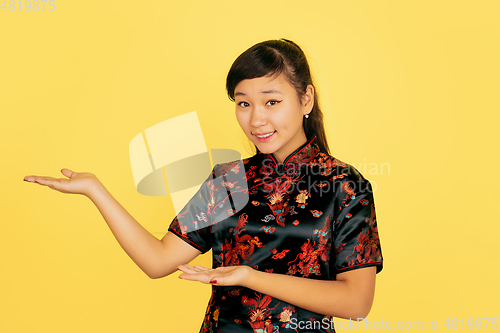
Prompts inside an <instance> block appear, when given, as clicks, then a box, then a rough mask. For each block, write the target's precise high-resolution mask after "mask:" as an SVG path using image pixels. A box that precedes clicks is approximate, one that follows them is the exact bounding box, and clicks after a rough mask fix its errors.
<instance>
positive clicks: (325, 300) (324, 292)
mask: <svg viewBox="0 0 500 333" xmlns="http://www.w3.org/2000/svg"><path fill="white" fill-rule="evenodd" d="M179 269H180V270H182V271H183V272H184V273H183V274H181V275H179V277H180V278H183V279H186V280H196V281H200V282H203V283H210V281H212V283H213V284H215V285H221V286H232V285H239V286H243V287H247V288H250V289H253V290H255V291H257V292H260V293H263V294H267V295H269V296H271V297H274V298H278V299H280V300H282V301H285V302H288V303H290V304H293V305H296V306H298V307H301V308H304V309H306V310H309V311H313V312H317V313H321V314H325V315H331V316H334V317H338V318H345V319H349V318H351V319H356V320H357V319H358V318H359V319H361V318H365V317H366V316H367V315H368V313H369V312H370V309H371V306H372V303H373V297H374V293H375V275H376V267H373V266H372V267H364V268H358V269H355V270H351V271H347V272H344V273H340V274H338V275H337V280H336V281H327V280H313V279H308V278H303V277H297V276H290V275H284V274H274V273H265V272H261V271H257V270H255V269H253V268H251V267H249V266H230V267H219V268H217V269H214V270H208V269H206V268H203V267H200V266H195V267H191V266H189V265H181V266H179ZM214 281H216V282H215V283H214Z"/></svg>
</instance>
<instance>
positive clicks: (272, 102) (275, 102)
mask: <svg viewBox="0 0 500 333" xmlns="http://www.w3.org/2000/svg"><path fill="white" fill-rule="evenodd" d="M279 102H281V101H275V100H272V101H269V102H267V103H266V104H267V105H275V104H278V103H279Z"/></svg>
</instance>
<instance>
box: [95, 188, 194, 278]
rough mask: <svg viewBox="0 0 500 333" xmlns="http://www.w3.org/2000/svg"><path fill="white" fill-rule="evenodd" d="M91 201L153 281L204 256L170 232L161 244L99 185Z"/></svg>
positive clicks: (127, 250)
mask: <svg viewBox="0 0 500 333" xmlns="http://www.w3.org/2000/svg"><path fill="white" fill-rule="evenodd" d="M89 199H90V200H91V201H92V202H93V203H94V204H95V205H96V207H97V209H98V210H99V212H100V213H101V214H102V216H103V217H104V220H105V221H106V223H107V224H108V226H109V228H110V229H111V232H112V233H113V235H114V236H115V238H116V240H117V241H118V243H119V244H120V246H121V247H122V248H123V250H125V252H126V253H127V254H128V255H129V257H130V258H131V259H132V260H133V261H134V262H135V263H136V264H137V266H139V268H141V269H142V271H144V273H146V274H147V275H148V276H149V277H150V278H152V279H157V278H161V277H164V276H167V275H170V274H172V273H173V272H175V271H176V270H177V266H179V265H180V264H186V263H188V262H190V261H191V260H193V259H194V258H196V257H197V256H198V255H199V254H200V253H201V252H200V251H198V250H197V249H195V248H194V247H192V246H191V245H189V244H187V243H186V242H184V241H183V240H181V239H180V238H179V237H178V236H176V235H174V234H172V233H171V232H168V233H167V234H166V235H165V236H164V237H163V238H162V240H159V239H158V238H156V237H155V236H153V235H152V234H151V233H150V232H149V231H147V230H146V229H145V228H144V227H143V226H142V225H141V224H140V223H139V222H137V221H136V220H135V219H134V218H133V217H132V216H131V215H130V214H129V213H128V212H127V211H126V210H125V208H123V206H122V205H121V204H120V203H119V202H118V201H117V200H116V199H115V198H114V197H113V196H112V195H111V194H110V193H109V192H108V190H107V189H106V188H105V187H104V185H102V184H101V183H100V182H99V183H98V185H97V186H96V187H95V189H94V191H93V192H92V193H91V194H90V195H89Z"/></svg>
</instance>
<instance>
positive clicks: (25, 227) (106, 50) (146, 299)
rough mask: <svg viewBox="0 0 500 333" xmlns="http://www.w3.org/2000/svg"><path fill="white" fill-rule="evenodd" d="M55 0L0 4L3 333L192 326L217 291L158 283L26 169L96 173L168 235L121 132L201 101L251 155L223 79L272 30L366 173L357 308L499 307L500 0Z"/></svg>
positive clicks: (131, 132)
mask: <svg viewBox="0 0 500 333" xmlns="http://www.w3.org/2000/svg"><path fill="white" fill-rule="evenodd" d="M53 3H55V11H53V12H50V11H48V10H47V9H46V10H45V11H43V12H42V11H38V12H33V11H30V12H26V11H22V12H20V11H19V10H18V9H17V10H16V11H14V12H11V11H4V10H3V9H2V10H0V31H1V41H0V45H1V53H0V66H1V67H0V68H1V69H0V109H1V122H0V129H1V131H0V136H1V140H0V151H1V156H2V162H1V174H2V178H3V179H2V186H1V197H0V202H1V205H2V218H1V223H0V253H1V264H0V332H2V333H3V332H6V333H11V332H85V333H87V332H92V331H95V332H198V330H199V328H200V325H201V322H202V317H203V314H204V311H205V308H206V305H207V302H208V298H209V294H210V286H208V285H203V284H199V283H194V282H189V281H182V280H179V279H178V278H177V276H178V275H179V274H178V273H174V274H173V275H172V276H169V277H166V278H163V279H158V280H151V279H149V278H148V277H147V276H146V275H145V274H144V273H143V272H142V271H141V270H140V269H139V268H138V267H137V266H136V265H135V264H134V262H133V261H132V260H131V259H130V258H129V257H128V256H127V254H126V253H125V252H124V251H123V250H122V248H121V247H120V246H119V244H118V242H117V241H116V240H115V239H114V236H113V235H112V233H111V232H110V230H109V228H108V226H107V225H106V223H105V221H104V220H103V218H102V217H101V215H100V214H99V212H98V210H97V209H96V208H95V207H94V206H93V205H92V202H91V201H90V200H88V199H87V198H85V197H83V196H77V195H67V194H62V193H59V192H56V191H53V190H51V189H49V188H47V187H43V186H39V185H36V184H30V183H26V182H23V181H22V179H23V177H24V176H25V175H31V174H32V175H45V176H55V177H62V175H61V173H60V171H59V170H60V169H62V168H70V169H73V170H75V171H77V172H78V171H79V172H83V171H87V172H93V173H95V174H96V175H97V176H98V177H99V179H100V180H101V181H102V182H103V183H104V184H105V185H106V187H107V188H108V190H109V191H110V192H111V193H112V194H113V195H114V196H115V197H116V199H117V200H118V201H119V202H120V203H121V204H122V205H123V206H124V207H125V208H126V209H127V210H128V211H129V212H130V213H131V214H132V216H134V217H135V218H136V219H137V220H138V221H139V222H140V223H141V224H142V225H143V226H145V227H146V228H147V229H148V230H149V231H151V232H152V233H154V235H155V236H156V237H158V238H161V237H162V236H163V234H164V233H165V232H166V230H167V227H168V225H169V223H170V222H171V220H172V218H173V217H174V211H173V207H172V204H171V202H170V199H169V198H166V197H146V196H142V195H140V194H139V193H138V192H137V191H136V190H135V188H134V182H133V178H132V173H131V169H130V161H129V155H128V145H129V142H130V140H131V139H132V138H133V137H134V136H135V135H137V134H138V133H140V132H141V131H143V130H144V129H146V128H148V127H151V126H153V125H154V124H157V123H159V122H161V121H163V120H165V119H168V118H171V117H174V116H177V115H181V114H184V113H188V112H191V111H197V112H198V117H199V119H200V123H201V126H202V129H203V133H204V136H205V140H206V143H207V146H208V148H209V149H211V148H227V149H235V150H238V151H240V152H242V154H243V155H244V157H247V156H249V154H250V153H249V150H248V144H247V141H246V139H245V137H244V135H243V133H242V132H241V130H240V128H239V127H238V124H237V122H236V120H235V118H234V115H233V112H234V105H233V104H232V103H231V102H230V101H229V100H228V98H227V97H226V94H225V76H226V74H227V71H228V69H229V67H230V66H231V64H232V62H233V61H234V59H235V58H236V57H237V56H238V55H239V54H240V53H241V52H243V51H244V50H245V49H247V48H248V47H250V46H251V45H253V44H255V43H257V42H260V41H262V40H266V39H275V38H281V37H283V38H289V39H292V40H294V41H295V42H297V43H298V44H299V45H301V46H302V47H303V49H304V50H305V51H306V53H307V55H308V57H309V61H310V65H311V67H312V70H313V74H314V77H315V78H316V83H317V86H318V91H319V94H320V102H321V103H322V108H323V111H324V113H325V121H326V126H327V134H328V138H329V143H330V146H331V148H332V149H331V150H332V155H333V156H335V157H337V158H339V159H341V160H343V161H345V162H348V163H350V164H352V165H354V166H355V167H360V168H359V170H360V171H361V172H362V173H363V174H364V175H365V177H366V178H368V179H369V180H371V181H372V182H373V183H376V192H375V201H376V209H377V218H378V224H379V231H380V237H381V244H382V250H383V255H384V259H385V261H384V270H383V271H382V272H381V273H380V274H379V275H378V276H377V289H376V298H375V302H374V304H373V308H372V311H371V313H370V315H369V316H368V318H367V319H368V320H371V321H379V322H381V321H382V320H384V322H387V321H391V322H392V325H393V326H396V324H397V322H398V321H422V322H423V323H424V327H425V328H426V329H427V327H428V321H429V319H430V320H432V321H435V320H436V319H439V327H440V330H443V331H446V328H445V327H443V325H442V324H443V323H444V321H445V320H446V318H457V319H462V318H465V320H466V322H467V319H468V318H487V317H488V318H491V317H500V311H499V306H498V299H499V298H500V292H499V288H498V284H497V283H498V280H499V278H500V274H499V268H498V267H499V253H498V251H499V249H498V235H499V232H500V228H499V223H498V221H499V215H498V211H497V207H498V199H499V195H498V188H499V186H500V182H499V180H498V175H497V167H498V162H499V158H498V143H499V140H498V132H499V130H498V125H499V120H500V117H499V115H498V112H499V106H500V105H499V104H500V103H499V99H498V92H499V88H500V84H499V77H500V62H499V61H498V60H499V59H500V47H499V38H500V24H499V23H498V13H499V12H500V5H499V2H498V1H493V0H492V1H481V0H479V1H472V0H471V1H456V0H455V1H436V0H433V1H422V0H420V1H399V0H390V1H389V0H387V1H382V0H380V1H343V0H342V1H337V0H336V1H332V0H330V1H267V0H266V1H260V0H258V1H194V2H183V1H134V2H126V1H114V0H112V1H90V0H87V1H61V0H56V1H54V2H53ZM16 8H18V3H16ZM179 140H189V138H179ZM370 163H372V164H370ZM383 163H388V164H389V165H390V172H388V170H387V168H386V169H384V170H379V171H378V172H375V171H373V166H374V165H377V166H380V165H382V164H383ZM364 166H365V167H366V171H365V170H364ZM370 170H372V171H370ZM374 173H375V174H374ZM196 261H197V262H198V263H201V264H205V265H210V263H211V258H210V254H206V255H204V256H201V257H199V258H198V259H197V260H196ZM332 297H335V295H332ZM490 326H491V324H490ZM499 330H500V328H499ZM339 331H344V332H345V331H347V330H339ZM358 331H363V329H361V328H360V329H358ZM453 331H461V329H457V330H453ZM481 331H485V330H484V329H481ZM495 331H496V330H495Z"/></svg>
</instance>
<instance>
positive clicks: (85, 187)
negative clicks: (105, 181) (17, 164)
mask: <svg viewBox="0 0 500 333" xmlns="http://www.w3.org/2000/svg"><path fill="white" fill-rule="evenodd" d="M61 173H62V174H63V175H64V176H66V177H67V178H53V177H42V176H33V175H30V176H26V177H24V180H25V181H27V182H31V183H37V184H40V185H44V186H48V187H50V188H51V189H53V190H56V191H59V192H62V193H72V194H83V195H85V196H87V197H88V196H89V195H90V194H91V193H92V192H93V191H94V189H95V188H96V186H97V185H98V184H99V183H100V181H99V179H98V178H97V177H96V176H95V175H94V174H92V173H89V172H74V171H71V170H69V169H62V170H61Z"/></svg>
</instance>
